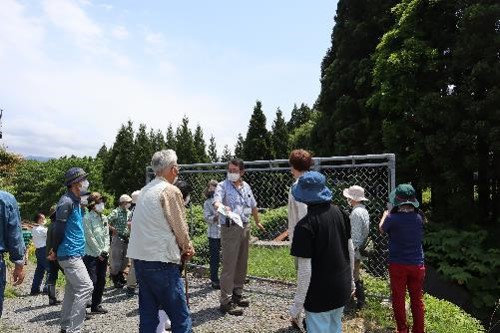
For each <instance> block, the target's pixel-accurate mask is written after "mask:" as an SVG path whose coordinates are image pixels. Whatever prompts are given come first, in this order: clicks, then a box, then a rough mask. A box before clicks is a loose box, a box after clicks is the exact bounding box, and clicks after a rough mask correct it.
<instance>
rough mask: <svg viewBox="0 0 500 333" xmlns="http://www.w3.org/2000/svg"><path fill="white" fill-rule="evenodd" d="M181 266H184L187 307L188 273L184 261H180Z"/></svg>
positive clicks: (187, 302)
mask: <svg viewBox="0 0 500 333" xmlns="http://www.w3.org/2000/svg"><path fill="white" fill-rule="evenodd" d="M182 266H183V267H184V287H185V288H186V304H187V306H188V308H189V282H188V273H187V266H186V262H185V261H183V262H182Z"/></svg>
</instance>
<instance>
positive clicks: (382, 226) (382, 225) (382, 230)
mask: <svg viewBox="0 0 500 333" xmlns="http://www.w3.org/2000/svg"><path fill="white" fill-rule="evenodd" d="M387 215H389V213H388V212H387V211H384V214H382V219H380V223H379V224H378V230H380V233H381V234H384V233H385V229H384V224H385V220H386V219H387Z"/></svg>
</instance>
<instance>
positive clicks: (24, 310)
mask: <svg viewBox="0 0 500 333" xmlns="http://www.w3.org/2000/svg"><path fill="white" fill-rule="evenodd" d="M49 306H50V305H48V304H43V305H37V306H31V305H29V306H25V307H24V308H19V309H17V310H16V311H14V312H15V313H21V312H30V311H33V310H39V309H43V308H48V307H49Z"/></svg>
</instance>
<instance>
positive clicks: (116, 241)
mask: <svg viewBox="0 0 500 333" xmlns="http://www.w3.org/2000/svg"><path fill="white" fill-rule="evenodd" d="M127 246H128V244H127V243H125V242H124V241H123V240H122V239H121V238H120V237H118V236H113V238H112V240H111V259H112V260H111V264H110V267H109V270H110V273H111V274H112V275H116V274H118V273H120V272H123V271H124V270H125V269H126V268H127V266H128V258H127Z"/></svg>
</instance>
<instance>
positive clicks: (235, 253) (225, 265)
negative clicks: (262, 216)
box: [220, 224, 250, 305]
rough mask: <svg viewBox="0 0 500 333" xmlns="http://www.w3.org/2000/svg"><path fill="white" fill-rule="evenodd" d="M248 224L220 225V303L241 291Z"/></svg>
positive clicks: (227, 300)
mask: <svg viewBox="0 0 500 333" xmlns="http://www.w3.org/2000/svg"><path fill="white" fill-rule="evenodd" d="M249 241H250V226H249V225H248V224H246V225H245V226H244V228H241V227H239V226H237V225H231V226H230V227H227V226H225V225H223V226H221V247H222V272H221V274H220V303H221V305H225V304H227V303H229V302H231V297H232V295H233V294H234V295H239V296H241V293H242V292H243V284H244V283H245V279H246V276H247V266H248V246H249Z"/></svg>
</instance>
